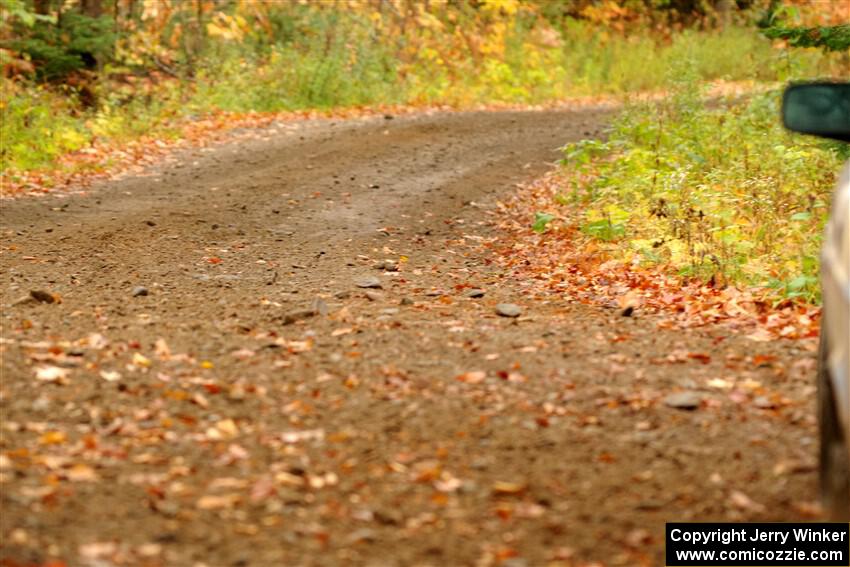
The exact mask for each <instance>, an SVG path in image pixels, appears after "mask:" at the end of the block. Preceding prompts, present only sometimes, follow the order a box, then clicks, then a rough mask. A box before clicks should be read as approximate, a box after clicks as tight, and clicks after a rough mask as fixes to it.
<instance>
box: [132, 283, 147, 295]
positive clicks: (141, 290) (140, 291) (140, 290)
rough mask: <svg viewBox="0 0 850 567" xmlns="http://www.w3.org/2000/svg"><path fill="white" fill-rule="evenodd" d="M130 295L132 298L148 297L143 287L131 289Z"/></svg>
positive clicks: (138, 286)
mask: <svg viewBox="0 0 850 567" xmlns="http://www.w3.org/2000/svg"><path fill="white" fill-rule="evenodd" d="M132 294H133V297H142V296H145V295H150V292H149V291H148V288H146V287H145V286H143V285H137V286H136V287H134V288H133V292H132Z"/></svg>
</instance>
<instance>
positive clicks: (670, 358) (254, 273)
mask: <svg viewBox="0 0 850 567" xmlns="http://www.w3.org/2000/svg"><path fill="white" fill-rule="evenodd" d="M607 118H608V115H607V114H605V113H604V112H603V111H593V110H587V109H585V110H581V111H576V112H567V111H562V112H554V111H551V112H526V113H520V112H503V113H454V114H434V115H420V116H409V117H397V118H392V119H390V118H384V117H376V118H369V119H363V120H356V121H349V122H339V123H333V122H330V121H314V122H300V123H292V124H277V125H275V126H273V127H271V128H268V129H265V130H262V131H257V132H253V133H250V134H251V135H246V136H243V137H242V138H240V139H239V140H238V141H236V142H234V143H231V144H228V145H223V146H218V147H215V148H209V149H205V150H191V151H188V150H187V151H185V152H183V153H182V154H179V155H178V156H177V158H176V160H175V161H174V162H173V163H171V164H166V165H163V166H161V167H160V168H158V169H156V170H153V171H152V172H150V174H149V175H147V176H143V177H137V178H132V179H126V180H123V181H120V182H112V183H106V184H103V185H101V186H99V187H97V188H95V189H94V190H93V191H92V192H90V194H89V195H87V196H75V197H71V198H60V197H56V196H53V197H45V198H41V199H26V200H19V201H15V202H11V201H7V202H4V203H3V204H2V234H3V243H2V256H0V265H2V274H3V282H2V300H3V313H2V323H3V336H2V345H0V347H2V353H3V361H2V372H3V374H2V389H0V396H2V398H0V409H2V418H3V424H2V428H3V429H2V441H0V451H2V457H0V458H1V459H2V460H0V475H2V476H0V480H2V483H0V489H2V510H3V513H2V514H0V530H1V532H0V533H2V546H0V559H2V561H0V564H2V565H14V566H20V565H54V566H55V565H62V564H65V565H69V566H72V565H73V566H76V565H87V566H97V567H104V566H112V565H150V566H158V565H162V566H193V565H197V566H201V565H206V566H210V567H214V566H278V565H286V566H302V565H303V566H319V565H322V566H329V565H370V566H403V565H404V566H406V565H435V566H437V565H439V566H466V565H480V566H485V565H503V566H506V567H521V566H539V565H583V564H586V563H588V562H591V561H597V562H600V563H602V564H605V565H639V564H648V565H655V564H661V563H662V551H663V528H664V522H665V521H675V520H680V521H687V520H794V519H804V518H806V517H809V516H808V514H810V513H811V512H812V504H811V503H812V502H814V501H815V500H816V473H815V470H814V464H815V460H814V453H815V450H814V449H815V446H814V444H815V437H814V429H815V428H814V419H813V415H814V413H813V403H812V402H813V393H814V387H813V379H812V373H813V353H812V352H811V351H812V345H811V344H809V343H806V342H803V341H797V342H787V343H776V344H765V343H753V342H750V341H748V340H746V339H744V338H742V337H738V336H736V335H731V334H730V333H729V332H728V331H727V330H725V329H722V328H701V329H695V330H690V331H681V330H677V331H672V330H663V329H659V328H658V327H657V326H656V324H655V321H654V319H653V317H651V316H648V315H643V314H641V313H640V312H639V311H638V312H637V313H635V316H633V317H622V316H621V315H620V314H619V313H618V312H617V311H616V310H611V309H604V308H594V307H589V306H584V305H576V304H571V303H567V302H565V301H559V300H558V299H557V298H553V299H552V300H549V301H531V300H530V299H529V298H528V297H527V296H526V295H525V294H524V293H523V292H524V289H525V284H526V282H523V281H515V280H514V279H512V278H511V277H510V276H509V275H508V274H503V273H499V271H498V270H497V269H496V268H494V267H493V264H492V263H491V262H490V258H488V256H487V254H486V252H483V251H482V248H481V246H480V243H481V242H482V239H487V238H492V237H498V236H499V235H498V234H494V230H493V229H492V227H491V226H490V222H489V221H490V219H492V215H493V212H494V208H495V207H494V205H495V202H496V200H497V199H498V198H499V197H500V196H504V195H508V194H510V193H511V192H512V191H515V190H516V189H515V183H516V182H518V181H520V180H523V179H528V178H531V177H533V176H535V175H539V174H540V173H542V172H543V171H545V170H546V169H547V168H548V167H550V165H549V164H550V163H551V162H553V161H554V160H555V159H557V157H558V154H557V152H556V151H555V149H556V148H557V147H558V146H560V145H562V144H564V143H565V142H568V141H571V140H576V139H578V138H581V137H587V136H592V135H596V134H598V133H599V131H600V128H601V127H602V125H604V123H605V120H606V119H607ZM378 285H380V288H378V287H358V286H378ZM472 289H480V290H482V291H483V296H479V297H473V296H476V295H480V293H471V292H470V290H472ZM33 290H39V291H45V292H47V293H49V294H58V295H59V296H60V297H61V303H59V302H55V303H42V302H38V301H35V300H31V301H23V302H19V303H15V302H17V301H18V300H19V298H21V297H22V296H24V297H25V296H26V295H27V294H28V293H29V292H30V291H33ZM43 299H46V298H43ZM499 303H514V304H518V305H519V306H520V307H521V309H522V313H521V315H520V316H519V317H516V318H510V317H501V316H499V315H497V314H496V312H495V306H496V305H497V304H499ZM730 384H737V385H738V387H736V388H735V389H734V390H732V389H729V388H731V386H729V388H727V385H730ZM676 392H684V394H683V395H680V396H678V398H679V399H678V400H677V399H676V398H675V397H674V398H673V399H672V400H671V399H670V398H669V396H670V395H671V394H673V393H676ZM665 400H666V403H665ZM671 403H672V404H673V405H679V406H682V407H678V408H677V407H671V405H670V404H671ZM694 406H697V407H694ZM688 407H690V408H691V409H687V408H688ZM50 561H54V562H53V563H50Z"/></svg>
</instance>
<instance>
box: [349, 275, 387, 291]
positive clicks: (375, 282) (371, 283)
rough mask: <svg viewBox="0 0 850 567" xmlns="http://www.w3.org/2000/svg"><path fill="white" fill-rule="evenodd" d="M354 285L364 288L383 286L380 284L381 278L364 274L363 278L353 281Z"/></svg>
mask: <svg viewBox="0 0 850 567" xmlns="http://www.w3.org/2000/svg"><path fill="white" fill-rule="evenodd" d="M354 285H356V286H357V287H362V288H366V289H369V288H373V289H378V288H381V287H383V286H382V285H381V280H379V279H378V278H376V277H374V276H366V277H365V278H360V279H359V280H357V281H355V282H354Z"/></svg>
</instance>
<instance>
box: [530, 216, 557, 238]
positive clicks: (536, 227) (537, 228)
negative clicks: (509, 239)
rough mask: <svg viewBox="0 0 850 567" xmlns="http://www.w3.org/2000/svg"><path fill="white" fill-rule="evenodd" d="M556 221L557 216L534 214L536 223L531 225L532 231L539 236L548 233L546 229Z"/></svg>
mask: <svg viewBox="0 0 850 567" xmlns="http://www.w3.org/2000/svg"><path fill="white" fill-rule="evenodd" d="M553 220H555V215H553V214H549V213H540V212H538V213H534V223H533V224H532V225H531V230H533V231H534V232H536V233H538V234H543V233H544V232H546V227H548V226H549V223H551V222H552V221H553Z"/></svg>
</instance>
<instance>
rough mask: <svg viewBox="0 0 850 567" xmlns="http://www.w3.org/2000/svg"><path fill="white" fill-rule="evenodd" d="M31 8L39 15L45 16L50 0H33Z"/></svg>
mask: <svg viewBox="0 0 850 567" xmlns="http://www.w3.org/2000/svg"><path fill="white" fill-rule="evenodd" d="M33 8H34V9H35V13H36V14H38V15H39V16H46V15H48V14H49V13H50V0H35V2H34V3H33Z"/></svg>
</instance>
